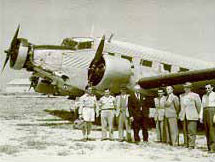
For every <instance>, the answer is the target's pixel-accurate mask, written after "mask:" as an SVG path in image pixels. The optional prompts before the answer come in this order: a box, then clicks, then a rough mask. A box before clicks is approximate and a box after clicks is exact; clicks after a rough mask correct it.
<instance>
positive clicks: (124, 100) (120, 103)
mask: <svg viewBox="0 0 215 162" xmlns="http://www.w3.org/2000/svg"><path fill="white" fill-rule="evenodd" d="M128 98H129V94H127V93H126V89H125V88H122V89H121V94H120V95H118V96H116V103H117V109H116V117H118V119H119V122H118V131H119V141H121V142H122V141H124V126H125V129H126V140H127V142H131V140H132V139H131V119H130V115H129V111H128Z"/></svg>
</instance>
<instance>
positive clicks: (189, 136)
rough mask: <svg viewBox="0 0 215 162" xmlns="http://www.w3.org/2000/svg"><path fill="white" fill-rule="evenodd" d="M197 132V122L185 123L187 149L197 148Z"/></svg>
mask: <svg viewBox="0 0 215 162" xmlns="http://www.w3.org/2000/svg"><path fill="white" fill-rule="evenodd" d="M196 132H197V121H196V120H187V119H186V117H185V119H184V121H183V133H184V145H185V146H186V147H195V143H196Z"/></svg>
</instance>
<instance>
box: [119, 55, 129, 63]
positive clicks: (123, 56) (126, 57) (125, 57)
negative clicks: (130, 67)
mask: <svg viewBox="0 0 215 162" xmlns="http://www.w3.org/2000/svg"><path fill="white" fill-rule="evenodd" d="M121 58H124V59H127V60H128V61H130V62H132V57H130V56H125V55H122V56H121Z"/></svg>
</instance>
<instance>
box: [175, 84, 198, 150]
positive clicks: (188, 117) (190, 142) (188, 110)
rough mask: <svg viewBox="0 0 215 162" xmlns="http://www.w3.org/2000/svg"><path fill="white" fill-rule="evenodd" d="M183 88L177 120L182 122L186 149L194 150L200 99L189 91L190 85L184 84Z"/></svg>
mask: <svg viewBox="0 0 215 162" xmlns="http://www.w3.org/2000/svg"><path fill="white" fill-rule="evenodd" d="M183 86H184V91H185V93H183V94H181V95H180V103H181V111H180V113H179V119H180V120H181V121H183V133H184V145H185V147H187V148H190V149H194V148H195V141H196V133H197V121H198V120H199V113H200V110H201V99H200V97H199V95H198V94H197V93H194V92H192V91H191V88H192V83H190V82H186V83H185V84H184V85H183Z"/></svg>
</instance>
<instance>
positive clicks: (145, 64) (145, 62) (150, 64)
mask: <svg viewBox="0 0 215 162" xmlns="http://www.w3.org/2000/svg"><path fill="white" fill-rule="evenodd" d="M140 65H142V66H147V67H152V61H148V60H143V59H141V60H140Z"/></svg>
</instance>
